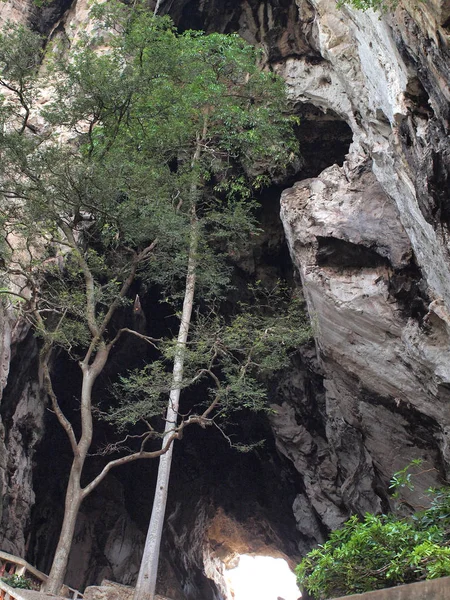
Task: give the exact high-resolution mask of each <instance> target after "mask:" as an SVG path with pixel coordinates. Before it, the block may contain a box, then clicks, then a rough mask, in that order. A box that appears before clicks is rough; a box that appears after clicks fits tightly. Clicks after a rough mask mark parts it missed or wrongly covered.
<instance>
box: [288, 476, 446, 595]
mask: <svg viewBox="0 0 450 600" xmlns="http://www.w3.org/2000/svg"><path fill="white" fill-rule="evenodd" d="M433 494H434V497H433V501H432V504H431V507H430V508H429V509H427V510H425V511H422V512H418V513H415V514H414V515H413V516H412V517H410V518H399V517H397V516H395V515H378V516H377V515H372V514H366V515H365V517H364V519H363V520H362V521H360V520H359V519H358V517H356V516H353V517H351V518H350V519H349V520H348V521H347V522H346V523H345V524H344V525H343V527H342V528H341V529H338V530H336V531H333V532H332V533H331V535H330V538H329V540H328V541H327V542H326V543H325V544H324V545H321V546H319V547H318V548H316V549H314V550H312V551H311V552H309V553H308V554H307V555H306V557H305V558H304V559H303V560H302V562H301V563H300V564H299V565H298V567H297V570H296V573H297V580H298V584H299V587H300V588H301V589H306V590H307V591H308V593H309V594H311V595H312V596H313V598H315V599H316V600H326V599H327V598H333V597H339V596H346V595H348V594H356V593H363V592H368V591H371V590H377V589H382V588H386V587H393V586H396V585H400V584H404V583H412V582H414V581H420V580H423V579H435V578H437V577H443V576H445V575H450V547H448V544H449V542H450V488H442V489H439V490H434V491H433Z"/></svg>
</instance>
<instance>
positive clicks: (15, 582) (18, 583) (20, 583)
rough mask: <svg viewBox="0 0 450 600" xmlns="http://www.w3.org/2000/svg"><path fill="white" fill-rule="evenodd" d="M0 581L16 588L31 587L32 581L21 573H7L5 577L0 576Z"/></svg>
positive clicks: (28, 588) (27, 588)
mask: <svg viewBox="0 0 450 600" xmlns="http://www.w3.org/2000/svg"><path fill="white" fill-rule="evenodd" d="M2 581H4V582H5V583H7V584H8V585H9V586H11V587H12V588H18V589H21V590H32V589H33V582H32V581H31V580H30V579H27V578H26V577H23V576H21V575H8V576H7V577H2Z"/></svg>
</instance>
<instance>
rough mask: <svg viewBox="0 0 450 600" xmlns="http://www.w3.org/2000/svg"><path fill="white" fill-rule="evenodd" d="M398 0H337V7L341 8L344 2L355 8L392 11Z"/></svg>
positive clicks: (383, 11) (381, 11)
mask: <svg viewBox="0 0 450 600" xmlns="http://www.w3.org/2000/svg"><path fill="white" fill-rule="evenodd" d="M398 2H399V0H338V3H337V5H338V7H339V8H342V7H343V6H345V5H346V4H348V5H349V6H351V7H352V8H356V9H357V10H362V11H366V10H369V9H371V10H374V11H375V12H379V13H381V14H384V13H388V12H394V11H395V9H396V8H397V6H398Z"/></svg>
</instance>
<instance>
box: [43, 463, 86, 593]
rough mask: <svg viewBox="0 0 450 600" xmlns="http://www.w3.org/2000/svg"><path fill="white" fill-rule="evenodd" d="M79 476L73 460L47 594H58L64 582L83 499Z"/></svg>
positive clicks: (77, 467)
mask: <svg viewBox="0 0 450 600" xmlns="http://www.w3.org/2000/svg"><path fill="white" fill-rule="evenodd" d="M80 476H81V469H80V465H79V464H78V461H75V460H74V462H73V463H72V468H71V470H70V477H69V484H68V486H67V492H66V501H65V506H64V520H63V524H62V527H61V533H60V535H59V541H58V546H57V547H56V552H55V557H54V559H53V563H52V568H51V570H50V574H49V577H48V579H47V583H46V585H45V591H46V592H47V593H48V594H55V595H60V591H61V587H62V586H63V584H64V577H65V575H66V570H67V562H68V560H69V554H70V549H71V546H72V540H73V536H74V533H75V525H76V522H77V516H78V511H79V509H80V505H81V502H82V500H83V496H82V493H81V487H80Z"/></svg>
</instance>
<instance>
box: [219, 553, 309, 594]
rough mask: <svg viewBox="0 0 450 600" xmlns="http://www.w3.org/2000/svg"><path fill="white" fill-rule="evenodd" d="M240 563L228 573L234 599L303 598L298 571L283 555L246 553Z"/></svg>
mask: <svg viewBox="0 0 450 600" xmlns="http://www.w3.org/2000/svg"><path fill="white" fill-rule="evenodd" d="M236 563H237V564H233V565H232V568H229V569H227V574H226V578H227V583H228V585H229V590H230V595H229V599H230V600H299V598H300V597H301V596H300V592H299V589H298V587H297V584H296V578H295V574H294V573H293V572H292V571H291V569H290V567H289V565H288V563H287V561H286V560H284V559H283V558H275V557H273V556H264V555H256V556H252V555H250V554H242V555H240V556H239V557H238V558H237V559H236ZM227 600H228V598H227Z"/></svg>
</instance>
